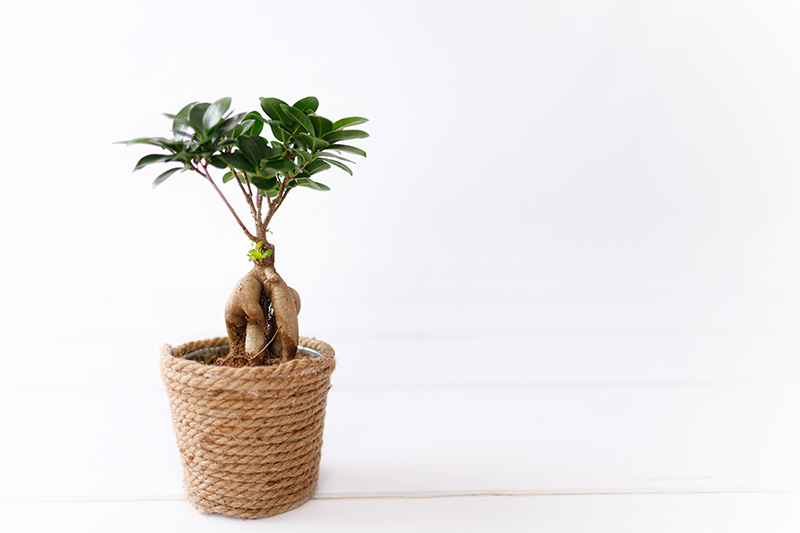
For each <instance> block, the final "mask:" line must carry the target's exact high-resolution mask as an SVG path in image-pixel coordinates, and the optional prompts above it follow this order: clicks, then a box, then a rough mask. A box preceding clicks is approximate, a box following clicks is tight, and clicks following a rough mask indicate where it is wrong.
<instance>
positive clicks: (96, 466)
mask: <svg viewBox="0 0 800 533" xmlns="http://www.w3.org/2000/svg"><path fill="white" fill-rule="evenodd" d="M798 24H800V7H798V6H796V5H795V4H794V3H793V2H789V1H784V2H764V1H761V2H721V1H717V2H696V1H693V2H660V3H657V2H631V1H629V2H623V1H619V2H608V1H605V2H588V1H576V2H522V1H517V2H512V1H502V0H501V1H492V2H479V1H465V2H455V1H450V2H447V1H425V2H422V1H411V2H374V1H373V2H367V1H363V2H356V1H346V0H345V1H338V2H322V1H307V2H303V3H301V4H297V3H291V2H280V3H279V2H255V1H251V2H229V3H227V4H225V5H222V4H220V3H214V2H204V1H194V2H152V1H141V2H132V1H129V2H125V3H124V4H123V3H113V2H88V1H75V2H30V3H26V4H24V5H23V4H22V3H17V4H14V5H11V6H7V7H5V8H4V31H3V32H2V34H0V48H2V52H0V54H2V56H1V57H2V67H3V73H4V82H3V85H2V88H0V95H1V96H2V98H1V99H0V105H1V106H2V111H3V119H4V120H3V123H2V124H3V125H2V128H0V136H1V137H2V146H3V178H4V179H3V188H2V193H0V217H2V218H1V219H0V245H1V248H0V249H1V250H2V252H0V290H1V291H2V308H0V313H1V315H0V318H2V321H0V324H2V331H3V333H4V335H3V343H4V346H5V350H4V353H5V354H6V364H5V366H4V368H5V371H4V376H5V378H6V379H5V380H4V381H5V384H4V386H3V390H2V391H0V400H3V403H4V405H5V407H4V408H3V413H4V416H5V417H6V418H7V419H8V420H7V423H6V424H3V426H2V427H0V469H1V470H0V502H3V503H0V506H2V508H3V509H8V510H9V514H8V516H7V517H6V518H5V520H11V521H12V522H14V521H15V520H18V519H19V520H20V521H19V522H18V523H17V526H18V528H17V529H16V530H19V524H25V525H26V526H27V527H28V528H29V530H31V531H39V530H46V529H47V528H48V527H49V526H48V525H47V523H46V521H47V520H48V519H50V520H66V521H67V522H70V523H75V524H80V527H81V528H82V529H81V530H83V531H89V530H91V531H94V530H95V529H93V527H96V528H98V529H97V530H98V531H100V530H104V529H103V528H107V527H108V524H109V523H111V522H102V520H103V519H107V520H109V521H113V520H114V519H115V518H114V517H117V518H119V517H120V516H122V517H130V516H136V517H138V518H137V520H139V522H136V521H134V522H129V521H124V523H123V524H117V526H118V527H123V528H124V527H126V526H128V527H131V528H139V527H144V526H145V525H146V526H147V527H150V528H156V529H157V528H158V526H157V524H161V523H166V522H163V521H167V522H168V521H170V520H186V521H190V522H192V523H193V525H192V527H194V528H198V527H202V526H203V525H206V526H207V527H212V526H211V525H210V524H216V525H219V524H221V523H222V524H227V525H230V526H231V527H233V526H235V525H237V524H238V525H241V526H242V527H245V526H247V524H239V523H238V522H219V521H218V520H217V519H209V518H205V520H206V521H205V522H204V521H203V520H202V519H203V518H204V517H195V515H194V514H193V513H194V512H193V511H191V510H190V509H188V504H186V503H185V502H183V501H180V497H181V487H180V472H179V468H178V464H177V463H178V462H177V454H176V453H175V450H174V444H173V442H172V441H171V440H170V439H171V436H170V434H169V431H170V428H169V420H168V413H167V411H166V409H167V407H166V401H165V399H164V397H163V392H162V390H161V388H160V383H159V378H158V373H157V368H156V359H157V355H156V354H157V350H158V347H159V345H160V344H162V343H164V342H170V343H173V344H177V343H180V342H184V341H188V340H194V339H199V338H206V337H212V336H217V335H221V334H223V332H224V328H223V322H222V307H223V305H224V302H225V299H226V298H227V295H228V292H229V291H230V289H231V288H232V287H233V285H234V283H235V282H236V280H237V279H238V278H239V277H240V276H241V275H242V274H243V273H244V272H245V271H246V270H247V269H248V264H247V261H246V257H245V254H246V250H247V247H248V243H247V242H246V240H245V239H244V238H243V237H242V236H241V234H240V232H239V231H238V227H237V226H236V224H235V222H234V220H233V218H232V217H231V216H230V214H229V213H228V212H227V210H226V209H225V208H224V206H223V205H222V204H221V202H220V201H219V199H218V198H217V197H216V195H215V194H214V191H213V190H212V189H211V188H210V187H209V186H208V184H207V183H205V182H203V181H202V180H201V179H200V178H199V177H197V176H195V177H192V176H191V175H188V174H179V175H176V176H174V177H172V178H170V180H168V181H167V182H166V183H165V184H164V185H162V186H161V187H159V188H158V190H156V191H153V190H152V189H151V187H150V183H151V181H152V179H153V178H154V177H155V176H156V175H157V174H158V173H159V172H160V171H159V170H158V169H156V168H155V167H150V169H148V170H144V171H140V172H137V173H136V174H131V169H132V168H133V165H134V163H135V162H136V161H137V159H138V158H139V157H141V156H142V155H144V154H146V153H149V151H147V149H146V148H142V147H136V148H126V147H124V146H121V145H113V144H112V143H113V142H115V141H120V140H125V139H129V138H133V137H138V136H145V135H147V136H151V135H152V136H157V135H166V134H167V131H168V128H169V124H170V123H169V121H168V120H167V119H166V118H164V117H163V116H161V115H160V113H162V112H171V113H174V112H176V111H177V110H178V109H180V108H181V107H182V106H183V105H184V104H186V103H188V102H190V101H195V100H201V101H212V100H214V99H217V98H219V97H221V96H231V97H232V98H233V107H234V108H235V109H236V110H239V111H244V110H248V109H252V108H256V107H257V105H258V97H259V96H275V97H279V98H282V99H284V100H287V101H289V102H290V103H291V102H294V101H295V100H297V99H299V98H301V97H303V96H307V95H310V94H313V95H315V96H317V97H318V98H319V99H320V102H321V105H320V109H319V112H320V113H321V114H323V115H326V116H328V117H331V118H334V119H335V118H340V117H342V116H350V115H360V116H365V117H368V118H370V122H369V123H367V124H366V125H365V126H364V128H365V129H366V130H368V131H369V132H370V134H371V137H370V138H369V139H366V140H364V141H363V142H361V143H357V144H359V146H363V147H364V148H365V149H366V150H367V152H368V154H369V157H368V158H367V159H365V160H359V161H358V164H357V165H356V166H355V168H354V170H355V177H352V178H351V177H349V176H347V175H345V174H344V173H342V172H340V171H330V172H329V174H330V176H329V177H327V179H323V180H321V181H324V182H326V183H327V184H329V185H330V186H331V188H332V191H331V192H328V193H319V192H315V191H310V190H299V191H298V192H297V193H295V194H293V197H292V198H290V199H289V200H288V201H287V204H286V205H285V206H284V207H283V208H282V209H281V211H280V212H279V214H278V216H277V217H276V219H275V220H274V222H273V225H272V229H273V231H274V234H275V237H274V242H275V244H276V247H277V252H276V257H277V258H278V259H277V260H278V268H279V270H280V272H281V273H282V275H283V277H284V278H285V279H286V280H287V281H288V282H289V284H290V285H292V286H293V287H295V288H296V289H297V290H298V291H299V292H300V294H301V295H302V297H303V311H302V313H301V315H300V321H301V322H300V324H301V334H304V335H308V336H317V337H319V338H322V339H324V340H326V341H328V342H330V343H331V344H333V345H334V347H335V348H336V349H337V354H338V357H339V369H338V370H337V373H336V374H335V376H334V381H335V383H336V387H335V388H334V391H333V392H332V393H331V394H332V396H331V407H330V410H329V416H328V424H327V427H326V451H325V454H326V455H324V456H323V477H322V479H321V485H320V498H319V499H317V500H314V501H312V502H311V503H309V504H308V505H307V506H305V507H303V508H302V509H301V510H298V511H295V512H293V513H289V514H287V515H285V517H281V518H277V519H274V520H275V521H276V522H275V523H280V524H284V525H285V527H288V528H296V530H306V529H304V528H312V526H313V527H314V528H318V527H319V523H320V522H315V520H318V521H321V523H325V524H328V527H331V528H336V527H340V528H342V529H343V530H344V529H347V530H349V531H352V530H353V529H354V528H355V529H358V528H359V527H364V528H365V530H366V529H369V530H375V529H376V528H384V529H385V528H387V527H388V524H387V521H386V520H387V519H386V517H387V516H393V517H394V518H393V519H392V520H393V521H392V524H393V525H394V526H395V527H397V528H398V530H400V531H402V530H406V529H408V528H410V527H416V528H420V527H422V528H424V526H425V525H428V526H429V527H431V528H432V529H441V527H442V525H443V524H451V525H453V527H456V526H455V524H458V527H460V528H462V529H464V528H469V527H476V528H479V529H480V528H481V527H482V526H481V524H483V525H484V526H486V527H489V525H491V524H497V523H498V522H499V521H502V520H509V521H510V522H509V523H514V524H518V525H520V526H521V527H523V528H530V527H537V526H538V527H541V528H544V529H543V530H546V531H547V530H549V531H579V530H582V527H584V526H585V525H586V524H594V525H595V526H596V527H597V528H598V529H596V530H605V529H603V528H608V530H613V531H621V530H622V529H621V528H623V527H633V529H631V530H632V531H633V530H638V531H642V530H647V531H656V530H659V531H660V530H661V529H657V528H658V527H663V528H665V529H664V530H665V531H668V530H670V528H671V527H674V528H678V529H680V530H682V531H689V530H692V529H691V528H692V527H696V528H698V529H697V530H698V531H709V530H713V529H709V528H713V527H715V526H714V525H713V524H717V525H719V524H720V523H721V522H717V520H722V521H724V524H725V526H724V528H723V529H724V530H726V531H731V530H732V528H734V527H741V528H744V529H742V530H743V531H744V530H748V528H749V527H750V526H754V527H755V525H756V524H762V525H763V520H766V519H771V520H772V522H771V525H772V528H773V529H772V530H775V531H777V530H782V529H781V528H786V530H787V531H796V530H797V527H798V526H799V525H800V517H798V515H797V509H798V508H800V503H798V494H799V492H798V491H800V461H798V458H797V449H798V445H800V431H798V429H797V416H796V412H797V410H796V408H797V406H798V400H800V398H798V384H800V376H799V374H800V364H798V362H797V355H798V348H799V347H800V334H799V332H798V329H797V323H798V319H800V281H798V279H799V278H798V275H797V273H798V272H800V246H799V244H800V240H799V239H798V230H800V210H798V206H799V205H800V181H798V175H799V172H800V158H798V146H800V96H799V95H800V61H798V50H800V33H798V31H797V28H798ZM225 190H226V191H227V192H228V195H229V197H230V198H231V199H232V200H235V201H236V202H240V199H239V198H237V197H236V194H235V193H236V192H237V191H236V190H235V189H234V188H226V189H225ZM236 205H238V206H239V207H241V208H243V207H244V206H243V204H242V203H241V202H240V203H237V204H236ZM241 212H242V213H245V214H246V212H245V211H244V210H242V211H241ZM365 427H372V428H377V429H374V432H372V433H369V434H367V435H365V434H364V428H365ZM137 439H139V440H137ZM143 447H145V448H143ZM123 450H124V453H123ZM143 450H144V453H142V451H143ZM604 454H606V455H604ZM607 454H612V455H611V456H609V455H607ZM400 465H403V466H402V467H401V466H400ZM326 468H327V470H326ZM494 492H500V493H503V494H505V497H503V498H492V497H489V496H487V495H488V494H491V493H494ZM697 492H700V493H702V495H697V494H694V493H697ZM466 493H469V494H477V496H466V495H465V494H466ZM641 493H644V494H645V495H644V496H643V495H642V494H641ZM676 493H678V494H679V495H678V496H676ZM689 493H692V494H689ZM533 494H538V495H540V496H534V495H533ZM542 494H544V495H545V496H541V495H542ZM567 494H569V495H567ZM575 494H581V496H576V495H575ZM609 494H611V495H609ZM409 495H411V496H413V497H414V498H413V499H410V500H408V499H404V498H407V497H409ZM433 496H437V497H433ZM442 496H447V497H442ZM641 498H650V499H649V500H642V499H641ZM154 501H155V502H156V503H153V502H154ZM70 502H72V503H70ZM75 502H77V503H75ZM550 502H552V503H550ZM26 506H27V507H26ZM153 506H155V508H153ZM654 509H655V510H654ZM20 510H22V511H24V513H27V514H24V513H23V514H19V513H20V512H22V511H20ZM637 513H638V514H637ZM354 514H355V515H358V516H361V517H362V518H363V522H358V521H354V520H353V518H352V516H353V515H354ZM575 516H586V517H589V518H587V519H586V522H585V523H583V526H582V525H581V524H582V523H581V522H576V521H575V518H574V517H575ZM20 517H23V518H22V519H20ZM25 517H27V518H25ZM48 517H49V518H48ZM103 517H105V518H103ZM144 517H149V518H148V519H149V520H152V522H146V520H145V518H144ZM632 517H633V518H632ZM156 518H158V520H156ZM623 519H624V520H623ZM2 520H3V519H0V524H1V523H2ZM141 520H145V522H142V521H141ZM159 520H161V521H159ZM208 520H212V521H213V522H209V521H208ZM215 520H216V521H215ZM704 520H705V521H704ZM398 521H399V522H398ZM15 523H16V522H15ZM251 525H254V524H251ZM634 526H636V527H634ZM76 527H77V526H76ZM214 527H216V526H214ZM261 527H263V526H261ZM720 527H722V526H720ZM637 528H638V529H637ZM723 529H719V530H723ZM292 530H295V529H292ZM308 530H310V529H308Z"/></svg>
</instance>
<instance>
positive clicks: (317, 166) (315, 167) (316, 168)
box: [304, 159, 331, 176]
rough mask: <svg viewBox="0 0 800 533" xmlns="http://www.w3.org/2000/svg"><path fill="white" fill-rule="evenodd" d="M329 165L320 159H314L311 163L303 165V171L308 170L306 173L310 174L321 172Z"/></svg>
mask: <svg viewBox="0 0 800 533" xmlns="http://www.w3.org/2000/svg"><path fill="white" fill-rule="evenodd" d="M329 168H331V166H330V165H329V164H328V163H326V162H325V161H323V160H321V159H315V160H314V161H312V162H311V163H309V164H307V165H306V167H305V169H304V170H305V171H306V172H308V175H309V176H311V175H312V174H316V173H317V172H322V171H323V170H328V169H329Z"/></svg>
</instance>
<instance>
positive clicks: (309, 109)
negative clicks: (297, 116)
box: [292, 96, 319, 113]
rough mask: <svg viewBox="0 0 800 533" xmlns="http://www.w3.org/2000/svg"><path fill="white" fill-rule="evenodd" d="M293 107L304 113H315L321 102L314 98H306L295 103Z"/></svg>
mask: <svg viewBox="0 0 800 533" xmlns="http://www.w3.org/2000/svg"><path fill="white" fill-rule="evenodd" d="M292 107H293V108H295V109H299V110H300V111H302V112H304V113H313V112H314V111H316V110H317V108H318V107H319V100H317V98H316V97H314V96H306V97H305V98H301V99H300V100H298V101H297V102H295V103H294V105H293V106H292Z"/></svg>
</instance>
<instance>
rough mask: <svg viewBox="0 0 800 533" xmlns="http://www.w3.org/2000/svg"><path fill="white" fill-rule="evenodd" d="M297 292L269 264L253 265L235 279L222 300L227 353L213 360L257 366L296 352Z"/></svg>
mask: <svg viewBox="0 0 800 533" xmlns="http://www.w3.org/2000/svg"><path fill="white" fill-rule="evenodd" d="M299 311H300V295H298V294H297V291H295V290H294V289H292V288H291V287H289V286H288V285H286V282H284V281H283V279H282V278H281V277H280V276H279V275H278V273H277V272H276V271H275V268H274V267H273V266H272V265H268V266H263V265H256V266H255V267H253V269H252V270H251V271H250V272H248V273H247V274H245V276H244V277H243V278H242V279H240V280H239V282H238V283H237V284H236V287H235V288H234V289H233V292H232V293H231V295H230V297H229V298H228V302H227V303H226V304H225V326H226V327H227V329H228V338H229V339H230V346H231V349H230V353H229V354H228V355H226V356H223V357H220V358H218V359H216V360H215V361H214V364H215V365H224V366H235V367H241V366H259V365H266V364H271V363H278V362H282V361H289V360H291V359H294V358H295V357H296V355H297V344H298V328H297V313H298V312H299Z"/></svg>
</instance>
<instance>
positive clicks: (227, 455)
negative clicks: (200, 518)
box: [161, 337, 335, 518]
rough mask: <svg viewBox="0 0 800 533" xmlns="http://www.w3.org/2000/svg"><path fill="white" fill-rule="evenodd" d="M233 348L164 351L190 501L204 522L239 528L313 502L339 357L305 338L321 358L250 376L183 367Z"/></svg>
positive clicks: (208, 344) (205, 344) (215, 343)
mask: <svg viewBox="0 0 800 533" xmlns="http://www.w3.org/2000/svg"><path fill="white" fill-rule="evenodd" d="M226 344H228V339H227V338H226V337H218V338H215V339H208V340H204V341H197V342H190V343H186V344H182V345H180V346H176V347H172V346H169V345H165V346H164V347H162V349H161V376H162V379H163V381H164V385H165V386H166V389H167V396H168V397H169V402H170V408H171V411H172V423H173V428H174V430H175V437H176V439H177V442H178V449H179V451H180V455H181V461H182V463H183V474H184V486H185V489H186V495H187V497H188V499H189V501H190V502H191V503H192V505H194V506H195V508H197V509H198V510H199V511H200V512H202V513H221V514H224V515H228V516H235V517H239V518H260V517H266V516H272V515H275V514H279V513H282V512H285V511H288V510H290V509H294V508H296V507H298V506H300V505H302V504H303V503H305V502H306V501H308V499H310V498H311V496H312V495H313V494H314V491H315V490H316V486H317V481H318V478H319V463H320V457H321V449H322V432H323V427H324V422H325V406H326V403H327V394H328V389H329V388H330V376H331V373H332V372H333V370H334V367H335V359H334V352H333V348H331V346H330V345H328V344H326V343H324V342H322V341H319V340H316V339H311V338H305V337H301V338H300V345H301V346H303V347H304V348H306V349H308V350H311V351H313V352H314V353H312V352H309V351H308V350H303V352H302V354H301V353H298V358H297V359H294V360H292V361H287V362H285V363H280V364H277V365H268V366H255V367H241V368H233V367H225V366H213V365H207V364H203V363H199V362H196V361H191V360H188V359H184V358H183V356H184V355H186V354H187V353H190V352H192V351H196V350H206V349H214V350H219V351H224V350H226V348H224V345H226Z"/></svg>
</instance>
